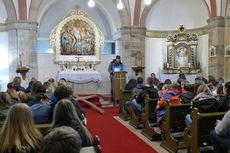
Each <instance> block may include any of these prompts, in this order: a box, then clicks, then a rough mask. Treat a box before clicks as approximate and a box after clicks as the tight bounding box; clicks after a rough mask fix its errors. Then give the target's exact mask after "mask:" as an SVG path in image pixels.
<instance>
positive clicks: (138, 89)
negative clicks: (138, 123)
mask: <svg viewBox="0 0 230 153" xmlns="http://www.w3.org/2000/svg"><path fill="white" fill-rule="evenodd" d="M136 82H137V85H136V87H135V88H134V89H133V91H134V93H135V95H138V94H139V93H140V92H141V91H142V90H143V87H144V85H143V78H142V77H138V78H137V81H136ZM129 104H130V101H127V102H126V103H125V107H126V109H127V110H129Z"/></svg>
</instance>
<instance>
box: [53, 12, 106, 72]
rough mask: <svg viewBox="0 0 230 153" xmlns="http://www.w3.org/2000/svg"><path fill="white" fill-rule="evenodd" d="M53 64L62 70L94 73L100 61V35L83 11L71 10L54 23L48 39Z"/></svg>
mask: <svg viewBox="0 0 230 153" xmlns="http://www.w3.org/2000/svg"><path fill="white" fill-rule="evenodd" d="M49 41H50V43H51V46H52V48H53V50H54V55H55V57H54V61H55V62H56V63H58V64H60V65H61V68H62V71H66V70H72V71H91V70H92V71H94V70H95V65H96V64H97V63H99V62H100V61H101V58H100V52H101V51H102V49H103V47H104V36H103V34H102V32H101V31H100V29H99V28H98V26H97V24H96V23H95V22H94V21H93V20H92V19H91V18H90V17H89V16H88V15H87V14H86V13H85V12H83V11H71V12H69V13H68V14H67V15H66V16H64V17H63V19H61V20H60V21H59V22H58V25H57V26H56V27H55V28H54V29H53V30H52V33H51V35H50V39H49Z"/></svg>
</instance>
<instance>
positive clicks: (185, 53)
mask: <svg viewBox="0 0 230 153" xmlns="http://www.w3.org/2000/svg"><path fill="white" fill-rule="evenodd" d="M197 45H198V36H197V35H196V34H188V33H186V32H185V28H184V26H183V25H181V26H180V27H179V30H178V33H177V34H175V35H171V36H168V37H167V62H165V63H164V65H163V73H168V74H173V73H187V74H194V73H199V72H200V63H199V62H197Z"/></svg>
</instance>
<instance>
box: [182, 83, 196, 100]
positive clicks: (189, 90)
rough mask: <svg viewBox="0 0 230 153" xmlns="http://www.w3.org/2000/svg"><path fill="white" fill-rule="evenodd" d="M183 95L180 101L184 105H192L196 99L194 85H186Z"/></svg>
mask: <svg viewBox="0 0 230 153" xmlns="http://www.w3.org/2000/svg"><path fill="white" fill-rule="evenodd" d="M183 92H184V93H183V94H181V95H180V101H181V103H182V104H185V103H191V100H192V99H193V98H194V97H195V95H196V94H195V93H194V87H193V85H192V84H189V83H186V84H184V87H183Z"/></svg>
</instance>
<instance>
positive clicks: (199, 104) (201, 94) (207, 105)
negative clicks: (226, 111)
mask: <svg viewBox="0 0 230 153" xmlns="http://www.w3.org/2000/svg"><path fill="white" fill-rule="evenodd" d="M191 106H192V108H194V107H196V108H198V110H199V112H200V113H209V112H216V111H218V102H217V100H216V98H215V97H214V96H213V95H212V94H211V91H210V89H209V88H208V86H207V85H200V86H199V87H198V89H197V95H196V96H195V97H194V98H193V100H192V101H191ZM185 122H186V125H187V126H189V125H192V119H191V116H190V114H187V115H186V116H185Z"/></svg>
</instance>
